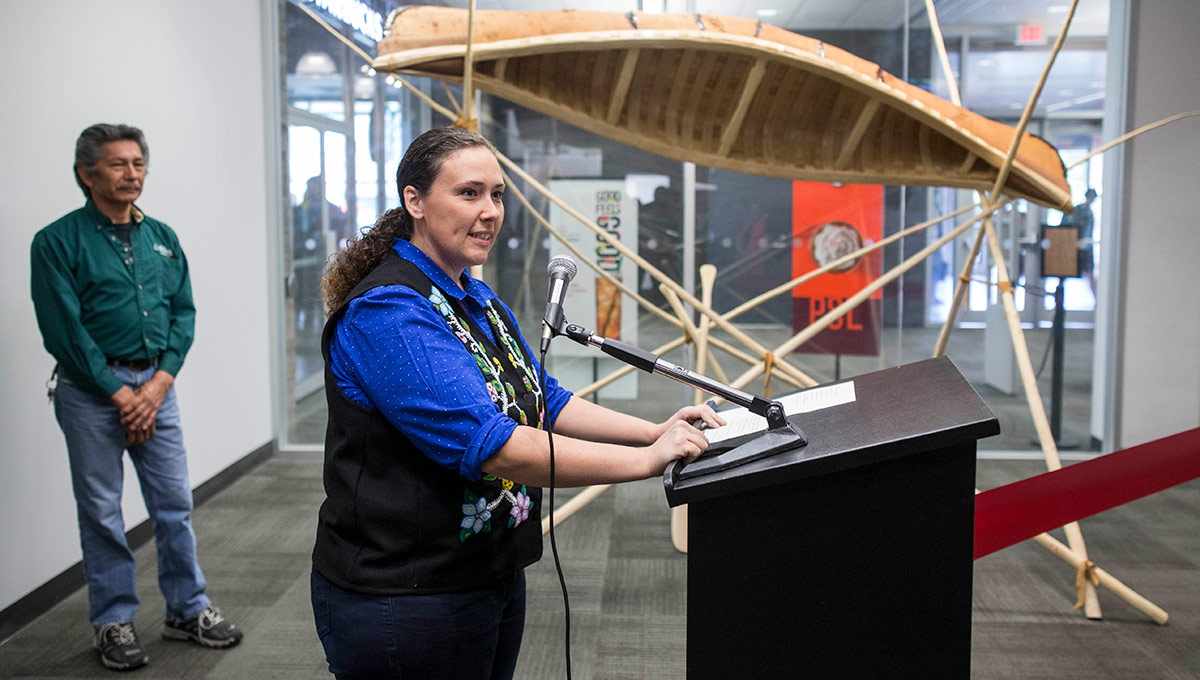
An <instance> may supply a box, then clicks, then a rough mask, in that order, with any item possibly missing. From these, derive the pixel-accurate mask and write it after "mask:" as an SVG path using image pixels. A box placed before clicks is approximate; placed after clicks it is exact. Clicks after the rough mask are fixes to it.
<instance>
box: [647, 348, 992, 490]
mask: <svg viewBox="0 0 1200 680" xmlns="http://www.w3.org/2000/svg"><path fill="white" fill-rule="evenodd" d="M840 382H853V383H854V392H855V401H853V402H850V403H846V404H841V405H838V406H831V407H828V408H824V409H821V410H817V411H812V412H809V413H805V414H802V415H800V416H799V417H798V420H797V422H798V423H799V425H800V427H801V428H803V429H804V432H805V434H806V435H807V436H808V445H807V446H804V447H801V448H798V449H794V450H792V451H785V452H783V453H779V454H775V455H773V456H770V457H768V458H763V459H761V460H757V461H753V462H750V463H746V464H745V465H741V466H739V467H735V468H731V469H729V470H724V471H720V472H713V473H710V474H706V475H702V476H698V477H692V478H690V479H678V478H677V476H676V475H677V471H676V470H674V466H670V467H668V468H667V472H666V474H665V475H664V477H663V483H664V485H665V486H666V492H667V503H668V504H669V505H671V506H675V505H680V504H683V503H692V502H696V501H702V500H706V499H709V498H716V497H720V496H725V495H728V494H731V493H737V492H742V491H751V490H754V489H760V488H763V487H767V486H771V485H775V484H782V483H786V482H791V481H794V480H797V479H801V478H804V477H815V476H818V475H824V474H829V473H831V472H837V471H841V470H847V469H850V468H855V467H860V466H864V465H872V464H875V463H879V462H882V461H886V460H891V459H894V458H901V457H904V456H909V455H916V454H920V453H922V452H924V451H930V450H934V449H941V448H945V447H947V446H953V445H956V444H962V443H964V442H968V441H975V440H978V439H982V438H984V437H990V436H992V435H995V434H999V433H1000V423H999V421H997V420H996V416H995V415H994V414H993V413H992V411H991V410H990V409H989V408H988V407H987V405H986V404H984V403H983V400H982V399H980V398H979V394H977V393H976V392H975V388H973V387H971V385H970V383H968V382H967V380H966V379H965V378H963V376H962V374H961V373H959V371H958V368H956V367H955V366H954V363H953V362H951V361H950V359H949V358H947V357H940V358H937V359H927V360H925V361H918V362H916V363H912V364H906V365H904V366H897V367H896V368H889V369H885V370H882V371H876V372H875V373H868V374H866V375H861V376H858V377H856V378H852V379H850V380H843V381H840Z"/></svg>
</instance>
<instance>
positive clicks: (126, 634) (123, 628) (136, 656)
mask: <svg viewBox="0 0 1200 680" xmlns="http://www.w3.org/2000/svg"><path fill="white" fill-rule="evenodd" d="M95 645H96V650H97V651H98V652H100V661H101V663H103V664H104V665H105V666H106V667H108V668H111V669H113V670H118V671H131V670H133V669H135V668H141V667H142V666H145V665H146V662H147V661H149V660H150V656H149V655H147V654H146V650H144V649H142V645H141V643H140V642H138V639H137V633H135V632H133V624H132V623H106V624H104V625H103V626H100V627H99V628H97V629H96V641H95Z"/></svg>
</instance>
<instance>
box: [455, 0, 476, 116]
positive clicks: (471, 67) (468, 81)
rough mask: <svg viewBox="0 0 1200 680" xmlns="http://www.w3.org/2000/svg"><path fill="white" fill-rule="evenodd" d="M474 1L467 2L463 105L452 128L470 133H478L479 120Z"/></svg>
mask: <svg viewBox="0 0 1200 680" xmlns="http://www.w3.org/2000/svg"><path fill="white" fill-rule="evenodd" d="M474 78H475V0H469V1H468V2H467V53H466V56H464V57H463V85H462V88H463V94H462V98H463V103H462V110H461V111H460V112H459V115H458V117H457V118H455V119H454V126H455V127H460V128H463V129H466V130H470V131H471V132H479V119H478V118H476V117H475V80H474Z"/></svg>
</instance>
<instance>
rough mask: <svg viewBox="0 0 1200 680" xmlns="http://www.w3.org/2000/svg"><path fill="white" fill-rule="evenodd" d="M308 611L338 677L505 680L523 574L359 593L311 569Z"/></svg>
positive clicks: (521, 613) (512, 666)
mask: <svg viewBox="0 0 1200 680" xmlns="http://www.w3.org/2000/svg"><path fill="white" fill-rule="evenodd" d="M312 604H313V616H314V617H315V619H316V623H317V635H318V636H319V637H320V638H321V644H322V645H323V646H324V647H325V659H326V661H328V662H329V670H330V672H332V673H333V674H334V675H335V676H337V678H338V680H351V679H355V678H372V679H374V678H381V679H382V678H398V679H402V680H408V679H410V678H421V679H422V680H438V679H445V680H510V679H511V678H512V677H513V672H514V671H515V670H516V668H517V654H518V652H520V650H521V635H522V634H523V633H524V630H525V572H524V571H523V570H522V571H518V572H517V573H515V574H514V575H513V576H512V577H511V578H507V579H505V580H504V581H503V582H501V583H500V584H498V585H495V586H492V587H490V588H486V589H483V590H475V591H471V592H465V593H445V594H440V595H396V596H386V595H364V594H362V593H356V592H354V591H351V590H346V589H345V588H341V587H339V586H337V585H334V584H333V583H330V582H329V580H328V579H326V578H325V577H324V576H321V574H319V573H318V572H317V571H316V570H315V569H314V570H313V572H312Z"/></svg>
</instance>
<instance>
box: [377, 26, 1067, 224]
mask: <svg viewBox="0 0 1200 680" xmlns="http://www.w3.org/2000/svg"><path fill="white" fill-rule="evenodd" d="M467 16H468V12H467V10H465V9H455V8H447V7H427V6H418V7H407V8H402V9H400V10H397V11H396V12H393V13H392V15H391V16H389V18H388V21H387V26H386V29H387V34H386V36H385V37H384V39H383V40H382V41H380V42H379V44H378V46H377V47H378V57H377V58H376V59H375V62H374V67H375V69H376V70H378V71H383V72H395V73H401V74H409V75H417V76H425V77H431V78H437V79H440V80H443V81H449V82H459V83H461V82H462V79H463V63H464V61H465V59H466V54H467V45H466V42H467ZM473 43H474V44H473V45H472V48H471V54H472V61H473V63H474V70H473V72H472V79H473V83H474V86H475V87H477V88H478V89H480V90H482V91H484V92H487V93H489V94H493V95H496V96H498V97H502V98H504V99H507V100H510V101H512V102H515V103H517V104H520V105H521V106H525V107H527V108H530V109H533V110H535V111H539V112H541V113H544V114H546V115H549V116H553V117H555V118H558V119H560V120H563V121H565V122H568V123H571V124H573V125H577V126H579V127H581V128H584V129H587V130H590V131H592V132H595V133H597V134H600V135H603V136H605V137H607V138H609V139H613V140H616V141H618V142H621V143H624V144H628V145H631V146H635V147H638V148H641V149H645V150H647V151H650V152H653V153H656V154H660V155H662V156H666V157H668V158H674V159H677V160H680V161H689V162H692V163H696V164H698V165H707V166H710V167H714V168H720V169H723V170H731V171H734V172H741V173H747V174H754V175H764V176H770V177H781V178H786V179H803V180H813V181H824V182H847V183H869V184H903V185H927V186H951V187H963V188H969V189H978V190H981V191H990V190H991V189H992V186H993V184H994V183H995V180H996V177H997V174H998V168H999V167H1000V166H1001V165H1002V164H1003V162H1004V158H1005V156H1006V154H1007V151H1008V148H1009V145H1010V144H1011V142H1012V139H1013V135H1014V134H1015V132H1016V131H1015V130H1014V129H1013V128H1012V127H1009V126H1007V125H1004V124H1002V123H998V122H996V121H993V120H990V119H988V118H986V117H984V116H981V115H979V114H976V113H974V112H972V111H969V110H968V109H965V108H963V107H960V106H955V105H954V104H952V103H950V102H948V101H946V100H944V99H941V98H940V97H937V96H936V95H934V94H932V93H930V92H927V91H925V90H922V89H921V88H919V87H916V86H914V85H911V84H909V83H907V82H904V81H903V80H901V79H899V78H897V77H895V76H893V75H892V74H890V73H888V72H886V71H884V70H883V69H882V68H880V67H879V66H878V65H877V64H875V63H873V62H870V61H867V60H865V59H860V58H859V57H856V56H854V55H853V54H850V53H849V52H846V51H845V50H842V49H839V48H837V47H834V46H833V45H829V44H826V43H822V42H821V41H819V40H816V39H813V38H809V37H806V36H803V35H799V34H796V33H792V32H789V31H785V30H783V29H780V28H776V27H774V26H771V25H769V24H765V23H762V22H761V21H754V20H752V19H742V18H736V17H723V16H717V15H711V14H643V13H639V12H630V13H628V14H619V13H611V12H592V11H576V10H558V11H528V12H526V11H507V10H478V11H476V12H475V27H474V31H473ZM1002 191H1003V193H1005V194H1007V195H1009V196H1011V197H1020V198H1026V199H1029V200H1031V201H1033V202H1035V203H1038V204H1040V205H1043V206H1046V207H1050V208H1056V209H1059V210H1064V211H1068V212H1069V211H1070V210H1071V199H1070V191H1069V188H1068V186H1067V180H1066V171H1065V168H1064V166H1063V163H1062V159H1061V158H1060V157H1059V154H1058V151H1057V150H1056V149H1055V148H1054V147H1053V146H1052V145H1050V144H1049V143H1048V142H1046V141H1045V140H1042V139H1040V138H1038V137H1036V136H1034V135H1030V134H1028V133H1026V134H1024V135H1023V136H1022V139H1021V144H1020V146H1019V147H1018V150H1017V155H1016V158H1015V159H1014V162H1013V166H1012V170H1011V172H1010V174H1009V176H1008V178H1007V180H1006V182H1005V185H1004V188H1003V189H1002Z"/></svg>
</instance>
